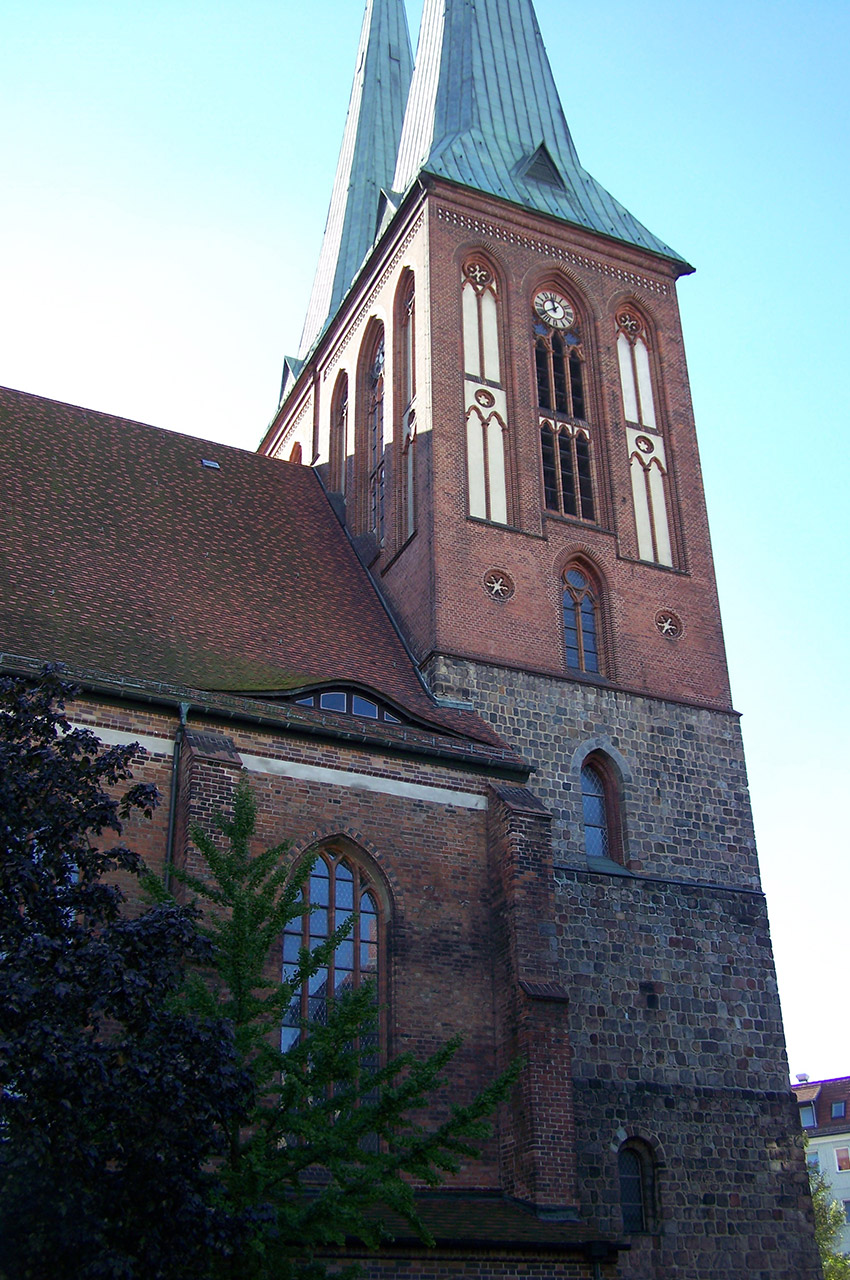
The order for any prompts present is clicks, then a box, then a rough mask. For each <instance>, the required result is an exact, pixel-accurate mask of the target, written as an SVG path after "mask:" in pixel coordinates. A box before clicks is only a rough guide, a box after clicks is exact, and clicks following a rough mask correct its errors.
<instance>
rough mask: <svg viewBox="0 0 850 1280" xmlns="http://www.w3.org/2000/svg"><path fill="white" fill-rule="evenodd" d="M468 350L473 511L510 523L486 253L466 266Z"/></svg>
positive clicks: (494, 311) (496, 321)
mask: <svg viewBox="0 0 850 1280" xmlns="http://www.w3.org/2000/svg"><path fill="white" fill-rule="evenodd" d="M461 294H462V302H463V355H464V371H465V378H464V383H465V408H466V463H467V483H468V493H469V514H470V515H471V516H477V517H478V518H479V519H481V520H492V521H494V522H495V523H497V524H506V523H507V520H508V490H507V473H506V461H505V457H506V450H505V437H506V435H507V397H506V395H505V390H504V387H503V384H502V364H501V355H500V333H499V326H500V317H499V307H500V302H499V295H498V289H497V284H496V277H495V275H494V274H493V271H492V269H491V268H490V266H489V265H488V264H487V263H486V262H484V261H483V260H482V259H480V258H477V257H476V258H471V259H470V260H469V261H468V262H466V263H465V265H464V268H463V281H462V286H461Z"/></svg>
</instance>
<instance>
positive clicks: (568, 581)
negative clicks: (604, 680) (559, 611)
mask: <svg viewBox="0 0 850 1280" xmlns="http://www.w3.org/2000/svg"><path fill="white" fill-rule="evenodd" d="M563 603H564V649H565V652H566V659H567V666H568V667H569V668H570V669H571V670H573V671H586V672H590V673H592V674H598V673H599V671H600V661H599V650H600V644H599V641H600V615H599V590H598V588H597V587H596V585H595V583H594V582H593V579H592V578H591V577H590V574H589V573H588V572H587V571H586V570H585V568H584V567H583V566H580V565H576V564H573V565H570V566H569V567H568V568H567V570H566V572H565V573H564V580H563Z"/></svg>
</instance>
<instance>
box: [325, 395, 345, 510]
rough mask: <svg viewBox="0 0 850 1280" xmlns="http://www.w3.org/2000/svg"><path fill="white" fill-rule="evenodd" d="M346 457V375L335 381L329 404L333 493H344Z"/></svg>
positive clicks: (331, 484) (331, 485)
mask: <svg viewBox="0 0 850 1280" xmlns="http://www.w3.org/2000/svg"><path fill="white" fill-rule="evenodd" d="M347 456H348V374H347V373H345V372H343V373H341V374H340V375H339V377H338V378H337V380H336V386H335V387H334V395H333V401H332V403H331V435H330V477H329V478H330V487H331V491H332V492H333V493H342V494H344V493H345V487H346V485H345V481H346V475H345V470H346V458H347Z"/></svg>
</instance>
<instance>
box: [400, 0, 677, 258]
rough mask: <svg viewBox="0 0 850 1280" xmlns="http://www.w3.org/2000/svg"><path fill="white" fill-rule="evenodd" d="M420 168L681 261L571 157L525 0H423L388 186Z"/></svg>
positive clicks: (404, 181)
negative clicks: (411, 78)
mask: <svg viewBox="0 0 850 1280" xmlns="http://www.w3.org/2000/svg"><path fill="white" fill-rule="evenodd" d="M423 171H424V172H426V173H431V174H434V175H435V176H437V177H442V178H447V179H449V180H450V181H452V182H457V183H460V184H461V185H462V186H465V187H471V188H473V189H474V190H476V191H483V192H486V193H488V194H490V195H495V196H500V197H502V198H503V199H505V200H510V201H512V202H513V203H514V204H519V205H523V206H525V207H526V208H529V209H535V210H537V211H539V212H540V213H545V214H551V215H553V216H554V217H556V218H562V219H563V220H564V221H565V222H571V223H575V224H577V225H578V226H581V227H586V228H587V229H588V230H590V231H596V232H599V233H601V234H602V235H605V236H612V237H613V238H614V239H616V240H623V241H625V242H626V243H627V244H632V245H637V246H639V247H640V248H642V249H648V250H649V251H650V252H652V253H658V254H661V255H662V256H663V257H665V258H671V259H673V260H675V261H677V262H681V263H682V264H683V266H684V267H685V268H686V269H687V264H685V262H684V259H682V258H681V257H680V256H679V254H677V253H676V252H675V251H674V250H673V249H671V248H670V247H669V245H666V244H664V242H663V241H661V240H659V239H658V238H657V237H656V236H654V235H653V234H652V232H651V231H648V230H647V229H646V227H644V226H642V225H641V223H640V222H638V220H637V219H636V218H634V217H632V215H631V214H630V213H629V211H628V210H627V209H625V208H624V207H623V205H621V204H620V203H619V201H617V200H615V199H614V197H613V196H611V195H609V193H608V192H607V191H606V190H605V188H604V187H602V186H600V185H599V183H598V182H597V181H596V180H595V178H592V177H591V176H590V174H589V173H588V172H587V171H586V170H585V169H583V168H582V167H581V165H580V164H579V159H578V155H577V153H576V149H575V146H574V144H573V140H572V137H571V136H570V131H569V127H568V126H567V121H566V117H565V115H564V109H563V107H562V105H561V100H560V98H559V96H558V90H557V88H556V87H555V80H554V77H553V75H552V69H551V67H550V65H549V59H548V56H547V54H546V50H545V48H544V45H543V40H542V38H541V35H540V28H539V27H538V25H537V17H536V15H535V13H534V7H533V4H532V0H425V8H424V11H423V14H422V27H421V30H420V35H419V47H418V49H417V53H416V69H415V71H414V74H413V83H412V85H411V90H410V98H409V100H408V106H407V112H406V114H405V119H404V128H403V130H402V136H401V142H400V144H399V155H398V163H397V165H396V171H395V176H394V178H393V187H394V188H395V190H396V191H406V190H407V189H408V187H409V186H410V185H411V183H412V182H413V181H414V180H415V179H416V177H417V176H418V174H420V173H421V172H423Z"/></svg>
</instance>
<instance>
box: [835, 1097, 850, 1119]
mask: <svg viewBox="0 0 850 1280" xmlns="http://www.w3.org/2000/svg"><path fill="white" fill-rule="evenodd" d="M846 1114H847V1103H846V1102H843V1101H842V1102H833V1104H832V1118H833V1120H843V1119H844V1117H845V1115H846Z"/></svg>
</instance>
